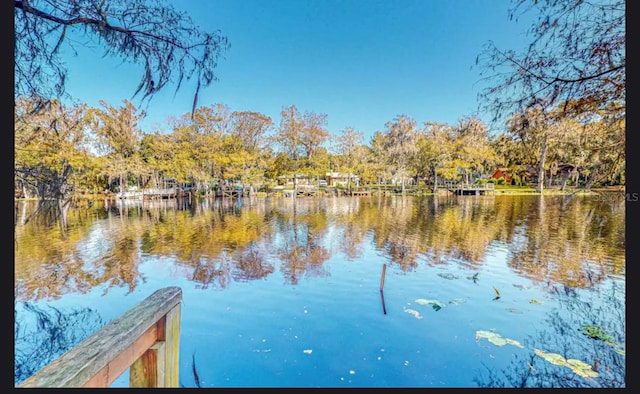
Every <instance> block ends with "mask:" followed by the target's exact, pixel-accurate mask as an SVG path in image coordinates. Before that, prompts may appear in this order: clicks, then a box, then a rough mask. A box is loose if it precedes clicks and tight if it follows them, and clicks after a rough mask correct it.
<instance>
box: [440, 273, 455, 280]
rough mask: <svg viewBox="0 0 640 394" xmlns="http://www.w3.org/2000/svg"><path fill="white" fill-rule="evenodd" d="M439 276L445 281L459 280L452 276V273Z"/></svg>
mask: <svg viewBox="0 0 640 394" xmlns="http://www.w3.org/2000/svg"><path fill="white" fill-rule="evenodd" d="M438 276H439V277H441V278H444V279H449V280H451V279H458V277H457V276H456V275H454V274H450V273H446V274H443V273H439V274H438Z"/></svg>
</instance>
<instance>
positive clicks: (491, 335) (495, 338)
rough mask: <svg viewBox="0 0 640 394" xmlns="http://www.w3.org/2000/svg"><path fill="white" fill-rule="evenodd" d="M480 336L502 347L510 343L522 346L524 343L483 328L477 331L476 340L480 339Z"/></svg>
mask: <svg viewBox="0 0 640 394" xmlns="http://www.w3.org/2000/svg"><path fill="white" fill-rule="evenodd" d="M480 338H486V339H487V340H488V341H489V342H491V343H493V344H494V345H496V346H500V347H502V346H504V345H507V344H509V345H513V346H517V347H519V348H522V345H521V344H520V342H518V341H516V340H513V339H509V338H503V337H502V336H501V335H500V334H498V333H495V332H493V331H483V330H480V331H476V341H477V340H479V339H480Z"/></svg>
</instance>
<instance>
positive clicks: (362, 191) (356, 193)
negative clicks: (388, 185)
mask: <svg viewBox="0 0 640 394" xmlns="http://www.w3.org/2000/svg"><path fill="white" fill-rule="evenodd" d="M351 195H352V196H370V195H371V190H369V189H366V188H364V187H359V188H357V189H355V190H351Z"/></svg>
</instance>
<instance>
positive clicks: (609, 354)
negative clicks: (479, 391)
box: [474, 282, 626, 388]
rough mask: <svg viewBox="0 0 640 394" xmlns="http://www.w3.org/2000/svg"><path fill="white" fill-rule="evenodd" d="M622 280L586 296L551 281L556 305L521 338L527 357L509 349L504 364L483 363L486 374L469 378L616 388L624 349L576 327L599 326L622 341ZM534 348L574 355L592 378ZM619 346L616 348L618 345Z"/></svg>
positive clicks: (498, 383)
mask: <svg viewBox="0 0 640 394" xmlns="http://www.w3.org/2000/svg"><path fill="white" fill-rule="evenodd" d="M622 286H623V284H620V283H617V282H612V286H611V287H610V288H608V289H603V290H601V291H599V292H593V293H592V294H591V296H590V297H585V296H583V297H578V296H577V295H576V293H575V292H572V291H566V288H565V287H564V286H556V287H555V291H556V293H557V295H558V299H559V307H558V308H556V309H554V310H553V311H552V312H551V313H549V315H548V317H547V318H546V319H545V322H546V323H547V325H546V326H545V327H547V328H546V329H543V330H539V331H537V332H536V336H535V337H533V336H529V338H528V339H526V340H525V341H523V344H525V348H527V349H529V350H530V352H529V353H528V354H527V356H526V357H524V358H523V357H519V356H518V355H516V354H514V359H513V360H512V361H511V362H510V364H509V366H508V367H507V368H504V369H502V370H494V369H492V368H491V367H489V366H487V365H486V364H485V365H484V366H485V368H486V374H482V376H478V377H476V378H475V379H474V381H475V382H476V383H477V384H478V386H479V387H491V388H529V387H536V388H621V387H626V383H625V355H624V354H621V353H624V351H622V352H621V353H620V352H617V351H616V349H617V348H618V347H617V346H614V345H612V344H609V343H606V342H605V341H603V340H599V339H592V338H589V337H587V336H586V335H584V334H583V333H582V331H580V328H581V327H583V326H584V325H585V324H594V325H597V326H599V327H601V328H602V329H603V330H604V332H606V333H607V334H608V335H610V336H611V337H612V338H613V340H614V341H615V342H616V344H618V345H620V348H621V349H624V345H625V328H626V327H625V326H626V324H625V302H624V296H621V295H620V294H619V293H620V292H624V288H621V287H622ZM534 349H539V350H542V351H544V352H552V353H558V354H560V355H561V356H563V357H564V358H565V359H567V360H569V359H578V360H581V361H584V362H585V363H588V364H591V368H592V370H594V371H596V372H597V373H598V377H596V378H584V377H581V376H579V375H577V374H575V373H574V372H573V371H572V370H570V369H569V368H566V367H564V366H559V365H553V364H551V363H550V362H548V361H546V360H544V359H543V358H541V357H539V356H537V355H536V354H535V353H534ZM618 350H619V349H618Z"/></svg>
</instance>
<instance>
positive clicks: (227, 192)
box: [216, 186, 244, 198]
mask: <svg viewBox="0 0 640 394" xmlns="http://www.w3.org/2000/svg"><path fill="white" fill-rule="evenodd" d="M216 196H217V197H223V198H227V197H229V198H238V197H244V189H243V188H241V187H238V186H223V187H221V188H220V189H218V190H217V193H216Z"/></svg>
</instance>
